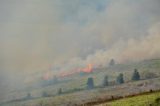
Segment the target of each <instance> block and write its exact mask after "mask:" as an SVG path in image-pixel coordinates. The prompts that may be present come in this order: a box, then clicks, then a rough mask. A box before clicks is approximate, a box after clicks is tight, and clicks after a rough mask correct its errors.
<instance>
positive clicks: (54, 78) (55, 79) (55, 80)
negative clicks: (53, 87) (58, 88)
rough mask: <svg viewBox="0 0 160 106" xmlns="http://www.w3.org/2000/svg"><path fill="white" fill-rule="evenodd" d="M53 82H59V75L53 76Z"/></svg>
mask: <svg viewBox="0 0 160 106" xmlns="http://www.w3.org/2000/svg"><path fill="white" fill-rule="evenodd" d="M53 83H54V84H56V83H58V78H57V76H54V77H53Z"/></svg>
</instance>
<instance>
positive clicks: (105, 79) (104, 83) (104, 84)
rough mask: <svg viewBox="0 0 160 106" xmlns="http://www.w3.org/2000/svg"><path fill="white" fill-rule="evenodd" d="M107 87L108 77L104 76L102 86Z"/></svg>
mask: <svg viewBox="0 0 160 106" xmlns="http://www.w3.org/2000/svg"><path fill="white" fill-rule="evenodd" d="M108 85H109V83H108V76H107V75H106V76H105V77H104V80H103V86H104V87H105V86H108Z"/></svg>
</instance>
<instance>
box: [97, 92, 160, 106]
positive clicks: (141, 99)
mask: <svg viewBox="0 0 160 106" xmlns="http://www.w3.org/2000/svg"><path fill="white" fill-rule="evenodd" d="M100 106H160V92H156V93H151V94H146V95H140V96H135V97H130V98H125V99H122V100H116V101H113V102H109V103H107V104H104V105H100Z"/></svg>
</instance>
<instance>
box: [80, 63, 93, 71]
mask: <svg viewBox="0 0 160 106" xmlns="http://www.w3.org/2000/svg"><path fill="white" fill-rule="evenodd" d="M92 70H93V68H92V64H88V66H87V67H86V68H84V69H82V72H86V73H90V72H92Z"/></svg>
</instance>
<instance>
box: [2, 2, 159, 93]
mask: <svg viewBox="0 0 160 106" xmlns="http://www.w3.org/2000/svg"><path fill="white" fill-rule="evenodd" d="M159 6H160V1H159V0H138V1H131V0H114V1H113V0H98V1H97V0H67V1H66V0H52V1H51V0H45V1H43V0H34V1H32V0H14V1H12V0H1V1H0V8H1V9H0V16H1V17H0V50H1V52H0V87H2V88H3V89H4V88H5V87H6V85H7V86H11V84H12V83H15V82H17V81H20V82H17V85H20V84H23V81H24V76H25V77H27V75H31V74H32V73H36V72H39V73H40V72H43V71H44V70H48V69H49V67H50V65H51V66H52V69H53V70H54V73H57V72H59V71H60V72H62V71H70V70H72V69H75V68H82V67H85V66H86V65H88V64H93V66H96V65H97V66H98V65H104V66H106V65H107V64H108V61H109V60H110V59H112V58H114V59H115V60H116V61H117V62H128V61H140V60H144V59H151V58H159V57H160V55H159V54H160V48H159V38H160V32H159V30H160V8H159ZM20 76H21V77H20ZM28 78H30V77H28ZM33 80H34V78H33ZM1 85H2V86H1ZM2 88H1V89H2ZM7 88H9V87H7ZM10 88H12V87H10ZM2 91H3V90H2ZM0 92H1V90H0ZM2 93H4V92H2ZM3 95H4V94H3Z"/></svg>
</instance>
